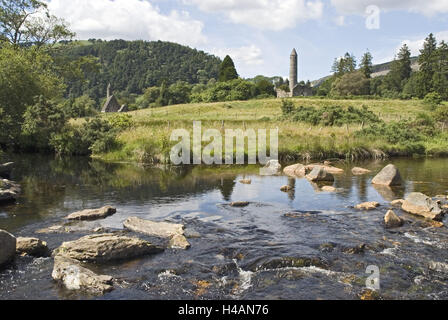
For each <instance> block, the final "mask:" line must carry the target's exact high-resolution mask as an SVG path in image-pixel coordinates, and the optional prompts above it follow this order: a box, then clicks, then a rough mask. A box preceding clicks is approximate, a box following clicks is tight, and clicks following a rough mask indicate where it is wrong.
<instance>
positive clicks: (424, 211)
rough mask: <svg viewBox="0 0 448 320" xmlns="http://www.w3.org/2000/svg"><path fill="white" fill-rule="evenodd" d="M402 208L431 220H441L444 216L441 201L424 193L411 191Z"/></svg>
mask: <svg viewBox="0 0 448 320" xmlns="http://www.w3.org/2000/svg"><path fill="white" fill-rule="evenodd" d="M402 209H403V210H404V211H406V212H409V213H412V214H415V215H418V216H422V217H424V218H427V219H431V220H436V221H440V220H441V219H442V218H443V210H442V208H441V207H440V204H439V202H437V201H434V200H432V199H431V198H430V197H428V196H427V195H425V194H423V193H418V192H414V193H411V194H410V195H409V196H408V197H407V198H406V199H405V201H404V202H403V206H402Z"/></svg>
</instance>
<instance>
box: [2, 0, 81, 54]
mask: <svg viewBox="0 0 448 320" xmlns="http://www.w3.org/2000/svg"><path fill="white" fill-rule="evenodd" d="M0 35H1V36H0V38H2V39H3V40H6V41H8V42H9V43H11V44H13V45H19V44H30V43H33V44H35V45H37V46H39V47H41V46H43V45H44V44H50V43H52V44H55V43H57V42H58V41H60V40H67V39H72V38H73V37H74V35H75V34H74V33H72V32H71V31H70V30H69V29H68V27H67V23H66V22H65V21H64V20H63V19H59V18H57V17H55V16H53V15H50V13H49V12H48V9H47V4H46V3H45V2H43V1H39V0H0Z"/></svg>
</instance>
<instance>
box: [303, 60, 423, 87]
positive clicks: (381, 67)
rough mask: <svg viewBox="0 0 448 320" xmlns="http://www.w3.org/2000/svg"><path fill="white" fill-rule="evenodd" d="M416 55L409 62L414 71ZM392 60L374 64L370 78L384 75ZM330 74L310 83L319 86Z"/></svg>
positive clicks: (416, 64)
mask: <svg viewBox="0 0 448 320" xmlns="http://www.w3.org/2000/svg"><path fill="white" fill-rule="evenodd" d="M417 59H418V57H412V58H411V63H412V70H414V71H416V70H418V69H419V65H418V62H417ZM392 62H393V61H390V62H386V63H381V64H376V65H374V66H373V69H372V71H373V74H372V78H376V77H381V76H385V75H387V74H388V73H389V72H390V69H391V67H392ZM330 77H331V75H330V76H326V77H324V78H321V79H318V80H315V81H312V82H311V84H312V85H313V86H314V87H318V86H320V85H321V84H322V83H323V82H324V81H325V80H327V79H328V78H330Z"/></svg>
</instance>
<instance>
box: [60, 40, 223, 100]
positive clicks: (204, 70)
mask: <svg viewBox="0 0 448 320" xmlns="http://www.w3.org/2000/svg"><path fill="white" fill-rule="evenodd" d="M65 54H66V55H67V56H68V57H69V58H71V59H76V58H79V57H83V56H88V55H92V56H94V57H97V58H98V59H99V61H100V63H101V68H100V72H99V73H91V74H88V75H87V83H85V84H81V82H79V81H78V82H75V83H71V84H70V86H69V88H68V94H69V95H70V96H73V97H78V96H81V95H82V94H85V93H86V94H89V95H90V96H91V97H92V98H94V99H101V98H104V97H105V96H106V87H107V84H108V83H111V85H112V88H113V89H114V90H115V91H124V92H126V93H128V94H132V93H134V94H141V93H142V92H143V91H144V90H145V89H146V88H148V87H151V86H155V85H158V84H160V83H161V82H162V81H163V80H165V81H166V82H167V83H168V84H172V83H175V82H176V81H179V80H180V81H186V82H188V83H191V84H194V83H200V82H207V81H208V80H210V79H211V78H215V79H216V78H217V77H218V70H219V65H220V64H221V60H220V59H219V58H217V57H215V56H213V55H210V54H207V53H205V52H203V51H198V50H195V49H192V48H189V47H186V46H182V45H179V44H176V43H171V42H162V41H155V42H145V41H124V40H114V41H102V40H89V41H80V42H78V43H76V44H75V45H74V46H71V47H70V49H67V50H66V52H65Z"/></svg>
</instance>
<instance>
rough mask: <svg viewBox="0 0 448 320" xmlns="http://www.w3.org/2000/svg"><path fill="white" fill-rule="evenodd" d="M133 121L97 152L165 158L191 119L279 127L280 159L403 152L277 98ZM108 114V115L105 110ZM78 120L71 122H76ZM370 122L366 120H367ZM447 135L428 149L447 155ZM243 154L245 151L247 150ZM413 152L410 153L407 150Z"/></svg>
mask: <svg viewBox="0 0 448 320" xmlns="http://www.w3.org/2000/svg"><path fill="white" fill-rule="evenodd" d="M292 101H293V102H294V104H295V105H296V106H301V105H303V106H313V107H316V108H320V107H323V106H334V105H338V106H341V107H343V108H347V107H349V106H353V107H356V108H360V107H362V106H366V107H368V108H369V110H371V111H373V112H374V113H375V114H377V115H378V116H379V117H380V118H381V119H382V120H384V121H385V122H390V121H398V120H400V119H401V120H403V119H415V118H416V117H417V115H418V113H421V112H424V111H425V105H424V103H423V102H422V101H419V100H410V101H401V100H330V99H315V98H297V99H292ZM129 114H130V115H131V116H132V126H131V127H130V128H128V129H125V130H124V131H122V132H121V133H120V134H119V135H118V138H117V139H118V141H119V142H120V143H119V147H118V148H117V149H116V150H113V151H111V152H108V153H107V154H100V155H95V156H97V157H100V158H102V159H105V160H110V161H130V162H145V163H158V162H166V161H168V158H169V156H168V155H169V151H170V149H171V147H172V146H174V145H175V144H176V143H177V142H170V141H169V140H170V136H171V133H172V131H173V130H174V129H186V130H188V131H189V132H190V136H192V135H191V133H192V126H193V121H201V122H202V129H203V131H205V130H206V129H218V130H225V129H242V130H246V129H254V130H255V131H256V132H257V130H258V129H267V130H269V129H275V128H278V129H279V156H280V159H281V160H282V161H285V162H286V161H295V160H300V161H302V160H304V161H306V160H310V161H311V160H316V159H328V158H344V159H350V160H357V159H368V158H384V157H387V156H388V155H407V154H406V150H402V146H400V145H392V144H390V143H387V142H386V141H383V140H382V139H381V138H366V137H358V136H356V135H355V132H357V131H359V130H360V129H361V125H350V126H344V127H337V126H334V127H322V126H310V125H309V124H305V123H297V122H293V121H289V120H288V119H286V120H285V119H284V118H283V117H282V112H281V100H280V99H264V100H250V101H234V102H221V103H202V104H188V105H176V106H170V107H165V108H159V109H146V110H139V111H134V112H130V113H129ZM103 116H104V117H106V118H107V117H110V116H111V115H103ZM81 121H82V120H79V119H78V120H76V121H74V123H75V124H76V123H80V122H81ZM366 126H368V124H366ZM447 138H448V135H447V134H443V135H441V136H438V137H436V138H434V139H433V140H430V141H425V147H426V150H427V153H428V154H437V155H441V154H448V139H447ZM246 154H247V150H246ZM409 155H411V152H410V154H409Z"/></svg>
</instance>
